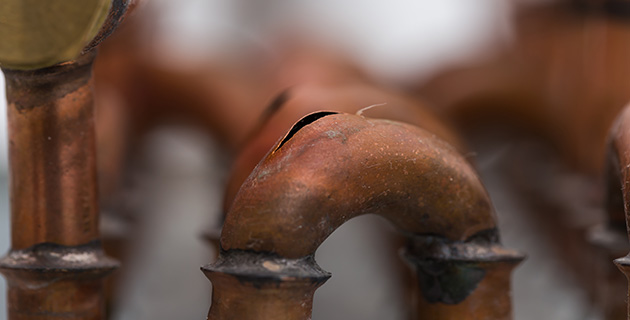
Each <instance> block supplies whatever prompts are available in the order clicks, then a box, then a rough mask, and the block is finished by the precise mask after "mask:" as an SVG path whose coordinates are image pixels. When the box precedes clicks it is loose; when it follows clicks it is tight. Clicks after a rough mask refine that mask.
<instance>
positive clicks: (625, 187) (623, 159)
mask: <svg viewBox="0 0 630 320" xmlns="http://www.w3.org/2000/svg"><path fill="white" fill-rule="evenodd" d="M610 150H611V151H610V152H609V158H612V161H611V162H612V163H613V168H617V169H618V170H617V173H618V174H617V179H618V180H617V181H619V182H620V186H621V188H620V189H618V190H621V193H619V192H618V191H616V192H615V194H620V195H621V196H622V197H623V203H624V211H625V217H626V222H625V225H626V226H627V225H628V221H630V220H628V219H629V217H630V215H629V214H628V209H629V205H630V188H629V187H630V107H626V108H625V109H624V110H623V111H622V112H621V114H620V115H619V117H618V118H617V121H616V122H615V124H614V126H613V128H612V129H611V135H610ZM611 180H612V179H611ZM613 181H614V180H613ZM610 192H612V190H610V191H609V193H610ZM610 197H612V198H613V199H614V198H615V196H614V195H612V196H610ZM617 212H618V210H617ZM616 216H617V215H616ZM616 216H614V217H612V218H611V220H612V219H614V218H615V217H616ZM628 236H629V237H630V232H628ZM615 264H616V265H617V267H619V269H620V270H621V271H622V272H623V273H624V274H625V275H626V277H630V254H629V255H627V256H625V257H623V258H619V259H617V260H615ZM629 279H630V278H629ZM628 293H629V294H630V287H629V288H628ZM627 297H628V296H627V295H626V296H625V297H623V298H624V300H626V301H627ZM627 318H628V319H630V305H629V306H628V310H627Z"/></svg>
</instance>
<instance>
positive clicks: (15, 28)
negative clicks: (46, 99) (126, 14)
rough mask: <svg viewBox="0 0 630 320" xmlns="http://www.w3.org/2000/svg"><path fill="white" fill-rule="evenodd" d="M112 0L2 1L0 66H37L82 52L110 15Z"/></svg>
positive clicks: (73, 56)
mask: <svg viewBox="0 0 630 320" xmlns="http://www.w3.org/2000/svg"><path fill="white" fill-rule="evenodd" d="M110 5H111V1H110V0H46V1H40V0H3V1H0V39H2V40H0V67H2V68H9V69H37V68H43V67H48V66H51V65H54V64H57V63H60V62H65V61H68V60H72V59H74V58H76V57H77V56H79V55H80V54H81V52H82V51H83V49H84V47H86V46H87V45H88V44H89V43H90V41H92V39H93V38H94V37H96V35H97V34H98V32H99V30H100V29H101V26H102V25H103V23H104V22H105V19H106V18H107V15H108V12H109V8H110Z"/></svg>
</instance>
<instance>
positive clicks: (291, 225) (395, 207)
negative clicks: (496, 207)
mask: <svg viewBox="0 0 630 320" xmlns="http://www.w3.org/2000/svg"><path fill="white" fill-rule="evenodd" d="M370 213H371V214H378V215H381V216H383V217H385V218H387V219H388V220H389V221H390V222H392V223H393V224H394V226H396V227H397V229H398V230H399V231H400V232H401V233H403V234H404V235H406V236H408V237H409V238H410V243H411V244H410V245H409V247H408V248H407V253H406V256H407V259H408V260H409V261H410V263H411V264H413V265H414V266H415V267H416V270H417V274H418V279H419V281H418V286H419V288H420V289H421V291H422V294H421V295H419V297H418V300H417V304H418V310H420V312H421V313H419V314H418V319H482V318H484V319H510V318H511V303H510V298H509V290H510V289H509V274H510V271H511V270H512V268H513V267H514V266H515V265H516V263H517V262H518V261H520V260H521V258H522V257H521V256H520V255H518V254H517V253H515V252H512V251H508V250H505V249H503V248H502V247H501V246H500V244H499V242H498V236H497V230H496V223H495V216H494V211H493V208H492V204H491V203H490V200H489V198H488V195H487V193H486V191H485V189H484V187H483V186H482V184H481V182H480V180H479V178H478V177H477V175H476V173H475V172H474V170H473V169H472V168H471V166H470V165H469V164H468V163H467V162H466V160H465V159H464V158H463V157H462V156H461V155H459V153H458V152H457V151H456V150H455V149H454V148H453V147H452V146H450V145H449V144H447V143H445V142H443V141H442V140H440V139H438V138H436V137H435V136H434V135H433V134H431V133H429V132H427V131H424V130H422V129H419V128H417V127H414V126H410V125H406V124H402V123H398V122H393V121H388V120H372V119H367V118H364V117H362V116H358V115H350V114H340V113H337V112H317V113H314V114H310V115H308V116H306V117H304V118H302V120H300V121H298V122H297V123H296V124H295V126H294V127H293V128H292V129H291V130H290V131H289V133H288V134H287V135H286V136H285V137H284V138H283V139H281V140H280V141H279V142H278V143H277V144H276V145H275V146H274V147H273V148H272V150H271V151H270V152H269V153H268V154H267V156H266V157H265V159H263V160H262V161H261V163H260V164H259V165H258V166H257V167H256V169H255V170H254V171H253V172H252V174H251V175H250V177H249V178H248V179H247V180H246V181H245V183H244V184H243V186H242V187H241V189H240V191H239V193H238V194H237V196H236V199H235V201H234V203H233V205H232V207H231V209H230V212H229V214H228V216H227V219H226V221H225V225H224V227H223V231H222V234H221V249H222V250H221V255H220V258H219V260H218V261H217V262H216V263H214V264H211V265H208V266H205V267H204V268H202V269H203V271H204V273H205V274H206V276H207V277H208V278H209V279H210V280H211V281H212V283H213V286H214V289H213V290H214V293H213V298H212V307H211V309H210V312H209V319H310V314H311V307H312V298H313V294H314V291H315V290H316V289H317V288H318V287H319V286H320V285H321V284H323V283H324V282H325V281H326V280H327V279H328V277H329V274H328V273H327V272H325V271H323V270H321V269H320V268H319V267H318V266H317V264H316V263H315V261H314V260H313V255H314V253H315V251H316V250H317V248H318V247H319V245H320V244H321V243H322V242H323V241H324V240H325V239H326V238H327V237H328V236H329V235H330V234H331V233H332V232H333V231H334V230H336V229H337V228H338V227H339V226H341V225H342V224H343V223H345V222H346V221H347V220H349V219H351V218H354V217H356V216H358V215H362V214H370Z"/></svg>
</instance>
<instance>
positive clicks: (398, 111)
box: [207, 79, 465, 241]
mask: <svg viewBox="0 0 630 320" xmlns="http://www.w3.org/2000/svg"><path fill="white" fill-rule="evenodd" d="M324 105H331V106H335V110H337V111H341V112H348V113H355V112H358V111H359V110H361V109H363V108H367V107H370V106H374V107H373V108H369V109H368V110H365V111H363V114H365V115H366V116H368V117H373V118H379V119H389V120H395V121H400V122H405V123H409V124H413V125H416V126H418V127H421V128H424V129H426V130H428V131H431V132H433V133H435V134H436V135H437V136H438V137H440V138H442V139H444V140H445V141H447V142H449V143H451V144H452V145H454V146H456V147H457V148H458V150H460V151H464V150H465V148H464V147H463V144H462V142H461V141H460V140H459V138H458V137H457V135H456V134H455V133H454V132H453V131H452V130H450V128H448V127H447V126H446V125H445V124H444V122H443V121H441V119H440V118H439V117H437V116H436V115H435V114H434V113H433V112H431V111H430V108H429V107H427V106H426V104H425V103H423V102H422V101H420V100H417V99H414V98H411V97H408V96H406V95H404V94H402V93H399V92H396V91H394V90H388V89H385V88H382V87H380V86H377V85H375V84H372V83H369V82H367V81H364V80H359V79H352V80H350V81H348V80H343V81H340V82H339V83H337V82H335V83H327V82H307V83H304V84H302V85H297V86H293V87H291V88H290V89H288V90H285V91H284V92H282V93H281V94H279V95H278V96H277V97H276V98H275V99H274V101H273V102H272V103H271V104H270V105H269V106H268V107H267V109H266V111H265V112H263V116H262V117H261V118H262V119H261V120H260V122H259V124H258V127H257V128H255V129H252V130H251V133H250V136H251V138H250V139H249V140H248V141H247V143H246V144H245V145H244V146H243V147H242V148H241V151H240V153H239V154H238V156H237V157H236V160H235V161H234V165H233V167H232V172H231V175H230V178H229V179H228V183H227V186H226V191H225V196H224V200H223V210H224V211H223V212H224V214H225V213H227V211H228V209H229V208H230V206H231V204H232V202H233V201H234V197H235V196H236V193H237V192H238V190H239V188H240V186H241V185H242V184H243V182H244V181H245V179H246V178H247V176H248V175H249V174H250V173H251V171H252V170H253V169H254V167H256V165H257V164H258V162H260V160H261V159H263V157H264V156H265V154H266V153H267V151H268V150H269V148H271V147H272V146H273V145H274V143H275V142H276V140H277V139H278V137H280V136H281V135H282V134H283V133H284V132H286V131H287V130H289V129H290V128H291V125H292V124H293V123H295V122H296V121H298V120H299V119H300V118H301V117H303V116H304V115H306V114H309V113H312V112H316V111H318V110H320V109H321V106H324ZM222 218H223V217H222ZM222 222H223V221H221V223H219V225H218V226H216V228H215V230H212V231H211V232H209V234H208V237H207V238H209V239H211V240H212V241H216V240H218V235H219V233H220V226H221V224H222Z"/></svg>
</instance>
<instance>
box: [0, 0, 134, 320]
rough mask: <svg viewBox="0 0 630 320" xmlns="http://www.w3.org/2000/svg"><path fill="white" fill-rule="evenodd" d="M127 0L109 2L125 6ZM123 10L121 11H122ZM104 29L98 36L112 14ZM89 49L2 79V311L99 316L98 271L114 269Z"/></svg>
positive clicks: (21, 315) (19, 315)
mask: <svg viewBox="0 0 630 320" xmlns="http://www.w3.org/2000/svg"><path fill="white" fill-rule="evenodd" d="M127 4H128V1H113V4H112V7H111V8H110V10H111V11H117V12H119V13H120V12H122V13H124V12H125V10H126V6H127ZM122 13H121V14H122ZM109 17H110V19H113V18H116V21H108V22H106V24H105V26H104V27H103V28H102V29H101V32H100V34H99V35H97V38H99V37H101V38H102V37H104V36H105V35H106V34H108V33H110V32H111V29H113V28H114V27H115V25H116V24H117V23H118V22H119V18H120V17H119V15H118V14H113V15H112V14H110V16H109ZM94 57H95V52H94V51H92V50H87V51H86V52H84V53H83V54H82V55H81V56H80V57H78V58H76V59H75V60H73V61H68V62H65V63H61V64H58V65H54V66H50V67H47V68H42V69H36V70H9V69H3V71H4V73H5V76H6V83H7V101H8V127H9V162H10V170H11V171H10V172H11V180H10V201H11V230H12V235H11V251H10V252H9V253H8V254H7V256H5V257H4V258H2V259H1V260H0V271H1V272H2V273H3V275H4V276H5V277H6V278H7V284H8V291H9V292H8V319H10V320H22V319H24V320H26V319H28V320H31V319H33V320H34V319H62V318H63V319H104V318H105V316H104V299H103V292H102V286H103V283H102V281H103V280H102V279H103V277H104V276H106V275H107V274H108V273H110V272H111V271H113V270H114V269H115V268H116V267H117V262H115V261H113V260H112V259H110V258H108V257H106V256H105V254H104V253H103V250H102V247H101V245H100V242H99V232H98V201H97V181H96V149H95V137H94V119H93V109H94V103H93V97H92V73H91V68H92V62H93V60H94Z"/></svg>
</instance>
